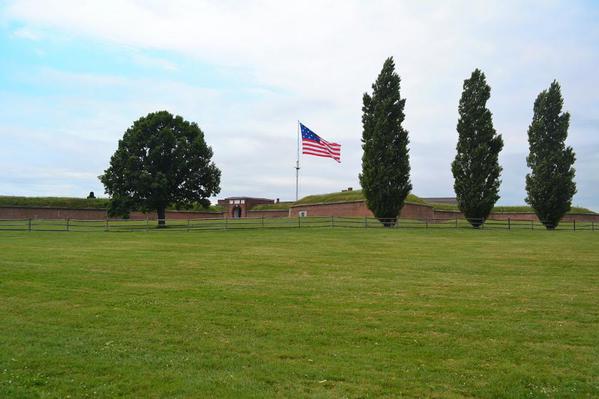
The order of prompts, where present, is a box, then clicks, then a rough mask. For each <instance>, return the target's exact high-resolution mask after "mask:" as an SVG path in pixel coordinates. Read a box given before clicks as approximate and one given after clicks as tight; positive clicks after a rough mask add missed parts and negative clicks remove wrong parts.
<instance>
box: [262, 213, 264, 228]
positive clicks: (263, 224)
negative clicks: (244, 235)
mask: <svg viewBox="0 0 599 399" xmlns="http://www.w3.org/2000/svg"><path fill="white" fill-rule="evenodd" d="M262 227H264V215H262Z"/></svg>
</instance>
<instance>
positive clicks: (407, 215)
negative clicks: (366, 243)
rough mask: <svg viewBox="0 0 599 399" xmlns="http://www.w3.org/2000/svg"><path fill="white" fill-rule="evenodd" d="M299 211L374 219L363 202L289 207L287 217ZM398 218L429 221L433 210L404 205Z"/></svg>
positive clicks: (425, 206) (313, 214) (414, 205)
mask: <svg viewBox="0 0 599 399" xmlns="http://www.w3.org/2000/svg"><path fill="white" fill-rule="evenodd" d="M300 211H306V212H307V213H308V215H307V216H308V217H310V216H347V217H365V216H367V217H374V215H373V214H372V212H371V211H370V209H368V207H367V206H366V203H365V202H364V201H351V202H331V203H326V204H324V203H322V204H310V205H297V206H293V207H291V209H290V210H289V216H291V217H296V216H297V215H298V213H299V212H300ZM399 217H400V218H403V219H431V218H432V217H433V208H432V207H431V206H429V205H418V204H412V203H406V204H405V205H404V207H403V208H402V209H401V213H400V216H399Z"/></svg>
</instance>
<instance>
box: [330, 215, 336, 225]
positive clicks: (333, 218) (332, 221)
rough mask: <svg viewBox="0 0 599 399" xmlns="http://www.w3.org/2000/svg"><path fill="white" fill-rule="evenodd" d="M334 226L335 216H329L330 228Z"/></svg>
mask: <svg viewBox="0 0 599 399" xmlns="http://www.w3.org/2000/svg"><path fill="white" fill-rule="evenodd" d="M333 227H335V216H331V228H333Z"/></svg>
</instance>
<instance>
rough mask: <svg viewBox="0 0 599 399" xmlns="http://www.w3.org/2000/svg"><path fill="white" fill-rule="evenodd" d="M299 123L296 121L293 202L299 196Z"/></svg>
mask: <svg viewBox="0 0 599 399" xmlns="http://www.w3.org/2000/svg"><path fill="white" fill-rule="evenodd" d="M299 161H300V121H299V120H298V121H297V160H296V161H295V200H296V201H297V200H298V196H299V170H300V165H299Z"/></svg>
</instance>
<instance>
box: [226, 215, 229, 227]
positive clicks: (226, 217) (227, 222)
mask: <svg viewBox="0 0 599 399" xmlns="http://www.w3.org/2000/svg"><path fill="white" fill-rule="evenodd" d="M228 220H229V218H228V217H225V230H227V227H228V226H227V224H228Z"/></svg>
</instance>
